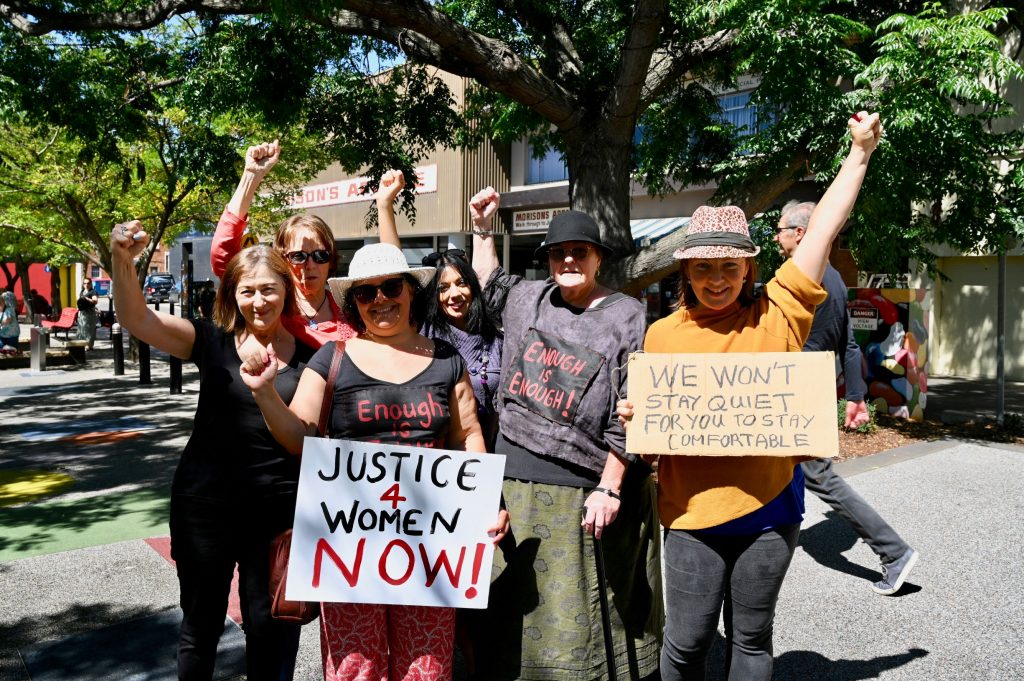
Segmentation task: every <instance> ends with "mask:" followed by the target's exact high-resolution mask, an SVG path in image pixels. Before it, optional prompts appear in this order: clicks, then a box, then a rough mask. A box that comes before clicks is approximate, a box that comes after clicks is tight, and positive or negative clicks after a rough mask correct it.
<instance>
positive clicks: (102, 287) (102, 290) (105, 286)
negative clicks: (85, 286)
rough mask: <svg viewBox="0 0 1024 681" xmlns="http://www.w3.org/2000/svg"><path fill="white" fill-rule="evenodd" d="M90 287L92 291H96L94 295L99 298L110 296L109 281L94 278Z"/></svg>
mask: <svg viewBox="0 0 1024 681" xmlns="http://www.w3.org/2000/svg"><path fill="white" fill-rule="evenodd" d="M92 287H93V288H94V289H96V295H98V296H100V297H101V298H102V297H104V296H109V295H110V280H109V279H101V278H98V277H97V278H94V279H93V280H92Z"/></svg>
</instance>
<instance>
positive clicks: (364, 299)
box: [352, 277, 405, 305]
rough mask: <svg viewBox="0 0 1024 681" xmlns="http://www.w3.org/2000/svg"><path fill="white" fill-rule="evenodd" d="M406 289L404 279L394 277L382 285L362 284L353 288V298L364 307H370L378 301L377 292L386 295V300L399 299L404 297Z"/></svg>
mask: <svg viewBox="0 0 1024 681" xmlns="http://www.w3.org/2000/svg"><path fill="white" fill-rule="evenodd" d="M404 288H405V278H404V277H392V278H391V279H385V280H384V281H383V282H382V283H380V284H377V285H376V286H374V285H373V284H360V285H359V286H353V287H352V297H353V298H355V299H356V302H358V303H360V304H362V305H369V304H370V303H372V302H373V301H375V300H377V291H380V292H381V293H383V294H384V297H385V298H397V297H398V296H400V295H402V289H404Z"/></svg>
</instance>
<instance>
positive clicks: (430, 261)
mask: <svg viewBox="0 0 1024 681" xmlns="http://www.w3.org/2000/svg"><path fill="white" fill-rule="evenodd" d="M442 257H445V258H461V259H462V260H465V259H466V252H465V251H464V250H462V249H461V248H449V249H448V250H447V251H441V252H438V251H434V252H433V253H429V254H427V255H425V256H423V259H422V260H421V261H420V262H422V263H423V265H424V266H425V267H437V263H439V262H440V261H441V258H442Z"/></svg>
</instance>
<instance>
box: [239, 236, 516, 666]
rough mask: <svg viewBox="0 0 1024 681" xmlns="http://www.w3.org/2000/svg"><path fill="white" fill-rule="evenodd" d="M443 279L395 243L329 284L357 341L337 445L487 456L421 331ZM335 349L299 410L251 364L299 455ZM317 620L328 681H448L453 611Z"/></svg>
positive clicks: (353, 613) (459, 393)
mask: <svg viewBox="0 0 1024 681" xmlns="http://www.w3.org/2000/svg"><path fill="white" fill-rule="evenodd" d="M434 271H435V270H434V268H431V267H417V268H410V267H409V265H408V263H406V261H405V256H404V255H403V254H402V252H401V251H400V250H399V249H398V248H396V247H394V246H392V245H390V244H371V245H369V246H364V247H363V248H361V249H359V250H358V251H356V254H355V256H354V257H353V259H352V264H351V265H350V267H349V273H350V276H348V277H342V278H337V279H331V280H330V282H329V284H330V288H331V294H332V295H333V296H334V297H335V299H336V300H337V301H338V304H339V305H341V306H342V308H343V309H344V310H345V312H346V314H347V315H348V317H349V322H350V323H351V324H352V326H353V327H354V328H355V329H356V330H357V331H358V332H359V335H358V336H357V337H356V338H353V339H351V340H349V341H347V342H346V344H345V348H344V352H345V354H344V356H343V358H342V360H341V365H340V368H339V372H338V378H337V379H336V381H335V385H334V387H333V389H334V397H333V400H334V402H333V407H332V411H331V416H330V420H329V428H328V431H329V434H330V435H331V436H333V437H344V438H347V439H357V440H364V441H372V442H381V443H388V444H405V445H409V446H421V447H443V448H446V449H459V450H465V451H475V452H484V451H486V449H485V447H484V439H483V435H482V433H481V430H480V424H479V422H478V421H477V416H476V411H477V410H476V401H475V399H474V397H473V388H472V385H471V384H470V381H469V375H468V373H467V372H466V367H465V363H464V361H463V360H462V357H461V356H460V355H459V353H458V352H456V351H455V350H454V349H453V348H452V346H451V345H449V344H447V343H445V342H444V341H432V340H430V339H429V338H426V337H425V336H422V335H420V334H419V333H418V331H417V328H418V325H419V321H420V320H421V318H422V312H423V310H422V296H418V295H417V294H418V293H419V292H420V291H421V290H422V288H423V286H424V285H425V284H426V283H427V282H429V281H430V279H431V278H432V277H433V275H434ZM334 352H335V343H328V344H327V345H325V346H324V347H322V348H321V349H320V350H319V351H318V352H317V354H316V355H315V356H314V357H313V359H312V360H311V361H310V364H309V366H308V367H307V371H305V372H304V373H303V375H302V378H301V379H300V381H299V387H298V390H297V391H296V394H295V398H294V399H293V400H292V403H291V406H290V407H288V406H285V404H284V402H283V401H282V400H281V398H280V397H279V395H278V394H277V392H276V390H275V388H274V377H275V374H276V371H275V363H274V362H273V361H270V360H272V359H273V356H272V354H268V356H266V357H263V358H259V357H256V358H253V359H251V360H250V361H249V362H247V363H246V365H244V366H243V367H242V378H243V380H244V381H245V382H246V384H247V385H248V386H249V388H250V389H251V390H252V392H253V396H254V397H255V398H256V402H257V404H259V405H260V408H261V409H262V411H263V414H264V417H265V418H266V420H267V423H268V425H269V426H270V430H271V432H272V433H273V434H274V437H275V438H277V440H278V442H280V443H281V444H282V445H283V446H284V447H285V448H286V449H288V450H289V451H291V452H293V453H296V454H298V453H300V452H301V451H302V444H303V440H304V438H305V437H306V436H307V435H313V434H314V433H315V432H316V427H317V423H318V419H319V415H320V408H321V405H322V403H323V399H324V396H325V392H326V389H327V378H328V373H329V366H330V363H331V360H332V357H333V355H334ZM507 527H508V514H507V513H506V512H505V511H503V510H502V511H499V513H498V521H497V522H496V523H495V525H494V526H493V527H492V528H491V534H492V535H493V536H494V542H495V543H497V542H498V541H500V539H501V538H502V537H503V536H504V534H505V531H506V530H507ZM320 623H321V624H320V626H321V629H320V642H321V650H322V653H323V659H324V678H325V680H326V681H350V680H352V679H356V678H383V677H386V676H388V669H389V668H394V669H409V670H413V669H415V670H417V674H416V675H415V678H417V679H420V680H422V681H434V680H435V679H436V680H442V679H450V678H451V675H452V646H453V637H454V628H455V611H454V609H452V608H438V607H424V606H392V605H388V606H385V605H369V604H351V603H324V604H323V606H322V610H321V618H320Z"/></svg>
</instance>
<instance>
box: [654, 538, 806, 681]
mask: <svg viewBox="0 0 1024 681" xmlns="http://www.w3.org/2000/svg"><path fill="white" fill-rule="evenodd" d="M799 534H800V525H798V524H794V525H782V526H780V527H776V528H775V529H774V530H770V531H768V532H765V533H763V534H759V535H756V534H755V535H741V536H718V535H709V534H695V533H692V532H688V531H685V530H667V531H666V532H665V546H664V552H665V599H666V621H665V642H664V646H663V647H662V650H661V678H662V681H703V679H704V677H705V671H706V665H707V656H708V652H709V651H710V650H711V645H712V643H714V640H715V633H716V631H717V627H718V615H719V612H720V611H721V610H722V607H723V605H724V607H725V612H724V618H725V636H726V667H727V668H728V679H729V681H769V680H770V679H771V677H772V662H773V661H772V624H773V622H774V620H775V604H776V602H777V601H778V599H779V591H780V590H781V589H782V580H783V578H784V577H785V576H786V570H788V569H789V563H790V561H791V560H792V558H793V552H794V551H795V550H796V543H797V538H798V536H799Z"/></svg>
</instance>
